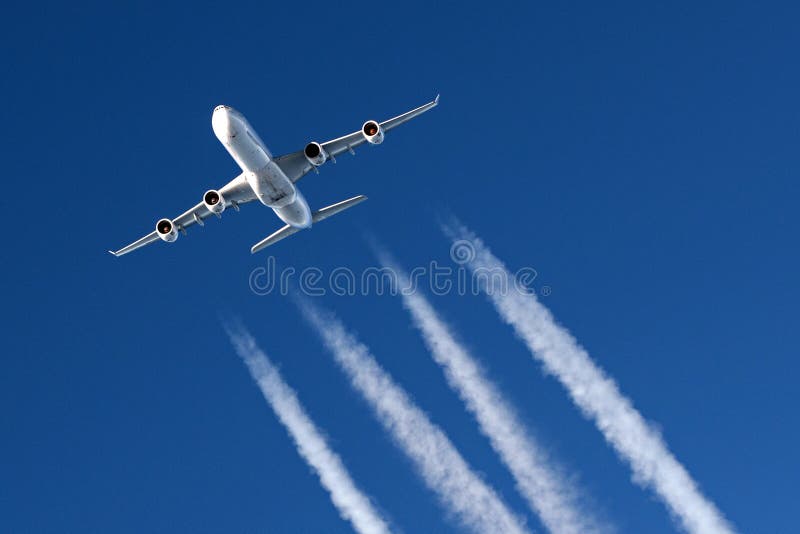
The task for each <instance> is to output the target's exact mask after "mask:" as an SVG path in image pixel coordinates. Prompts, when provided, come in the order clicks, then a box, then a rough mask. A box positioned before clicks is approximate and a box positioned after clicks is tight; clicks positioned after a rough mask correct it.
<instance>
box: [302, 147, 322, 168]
mask: <svg viewBox="0 0 800 534" xmlns="http://www.w3.org/2000/svg"><path fill="white" fill-rule="evenodd" d="M303 154H305V156H306V159H307V160H308V162H309V163H310V164H312V165H313V166H314V167H319V166H320V165H322V164H323V163H325V162H326V161H327V160H328V155H327V154H326V153H325V150H324V149H323V148H322V145H320V144H319V143H317V142H316V141H312V142H310V143H308V144H307V145H306V147H305V148H304V149H303Z"/></svg>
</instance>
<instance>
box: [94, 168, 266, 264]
mask: <svg viewBox="0 0 800 534" xmlns="http://www.w3.org/2000/svg"><path fill="white" fill-rule="evenodd" d="M219 194H220V196H222V198H223V199H224V200H225V206H226V207H233V208H234V209H235V210H237V211H238V210H239V206H240V205H241V204H245V203H247V202H250V201H251V200H254V199H255V198H256V197H255V195H254V194H253V190H252V189H251V188H250V186H249V185H247V181H246V180H245V178H244V174H240V175H239V176H237V177H236V178H234V179H233V180H231V181H230V182H228V184H226V185H225V186H224V187H223V188H222V189H220V190H219ZM212 215H215V213H213V212H212V211H211V210H209V209H208V208H207V207H206V205H205V204H204V203H203V201H202V200H201V201H200V202H199V203H197V204H196V205H195V206H194V207H193V208H191V209H189V210H187V211H185V212H184V213H182V214H181V215H179V216H177V217H175V218H174V219H172V224H174V225H175V229H176V230H178V231H179V232H182V233H184V234H185V233H186V228H188V227H190V226H192V225H193V224H199V225H200V226H204V225H205V223H204V222H203V221H205V220H206V219H208V218H209V217H211V216H212ZM218 216H219V215H218ZM159 239H160V238H159V237H158V234H157V233H156V231H155V230H153V231H152V232H150V233H149V234H147V235H146V236H144V237H142V238H140V239H137V240H136V241H134V242H133V243H131V244H130V245H128V246H125V247H122V248H121V249H119V250H117V251H113V250H109V252H110V253H111V254H113V255H114V256H122V255H123V254H127V253H128V252H133V251H134V250H136V249H138V248H141V247H143V246H145V245H149V244H150V243H152V242H154V241H159Z"/></svg>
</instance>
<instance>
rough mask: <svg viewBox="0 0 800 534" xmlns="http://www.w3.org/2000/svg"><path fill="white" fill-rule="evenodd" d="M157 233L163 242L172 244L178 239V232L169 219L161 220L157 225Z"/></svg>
mask: <svg viewBox="0 0 800 534" xmlns="http://www.w3.org/2000/svg"><path fill="white" fill-rule="evenodd" d="M156 233H157V234H158V237H159V238H161V240H162V241H166V242H167V243H172V242H173V241H175V240H176V239H178V230H177V228H175V225H174V224H172V221H170V220H169V219H161V220H160V221H158V222H157V223H156Z"/></svg>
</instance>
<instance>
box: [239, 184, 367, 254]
mask: <svg viewBox="0 0 800 534" xmlns="http://www.w3.org/2000/svg"><path fill="white" fill-rule="evenodd" d="M365 200H367V197H365V196H364V195H358V196H357V197H353V198H348V199H347V200H342V201H341V202H337V203H336V204H331V205H330V206H327V207H325V208H322V209H319V210H317V211H315V212H313V213H312V214H311V221H312V223H318V222H319V221H323V220H325V219H327V218H328V217H331V216H333V215H336V214H337V213H339V212H341V211H344V210H346V209H347V208H352V207H353V206H355V205H356V204H360V203H361V202H364V201H365ZM300 230H302V228H297V227H295V226H291V225H288V224H287V225H286V226H284V227H283V228H281V229H280V230H278V231H277V232H275V233H273V234H271V235H269V236H268V237H266V238H265V239H262V240H261V241H259V242H258V243H256V244H255V245H253V247H252V248H251V249H250V252H251V253H252V254H255V253H256V252H258V251H259V250H263V249H265V248H267V247H268V246H270V245H273V244H275V243H277V242H278V241H280V240H281V239H285V238H287V237H289V236H290V235H294V234H296V233H297V232H299V231H300Z"/></svg>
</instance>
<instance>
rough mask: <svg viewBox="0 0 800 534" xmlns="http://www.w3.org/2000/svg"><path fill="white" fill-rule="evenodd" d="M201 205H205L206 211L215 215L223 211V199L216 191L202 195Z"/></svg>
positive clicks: (209, 191)
mask: <svg viewBox="0 0 800 534" xmlns="http://www.w3.org/2000/svg"><path fill="white" fill-rule="evenodd" d="M203 204H205V205H206V208H208V211H210V212H211V213H216V214H217V215H219V214H220V213H222V212H223V211H225V199H224V198H223V197H222V195H221V194H220V193H219V191H217V190H216V189H209V190H208V191H206V194H205V195H203Z"/></svg>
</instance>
